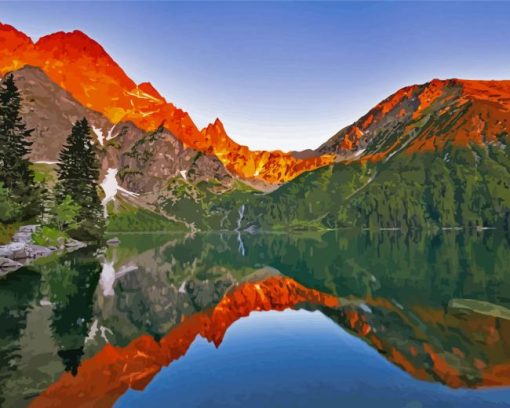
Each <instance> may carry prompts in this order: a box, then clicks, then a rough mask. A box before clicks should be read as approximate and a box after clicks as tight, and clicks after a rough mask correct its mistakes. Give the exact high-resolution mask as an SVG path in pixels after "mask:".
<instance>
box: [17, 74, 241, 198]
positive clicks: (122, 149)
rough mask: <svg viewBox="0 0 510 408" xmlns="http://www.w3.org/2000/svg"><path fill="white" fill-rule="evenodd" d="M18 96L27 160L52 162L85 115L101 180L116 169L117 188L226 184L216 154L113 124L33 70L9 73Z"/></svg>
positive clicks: (165, 135) (160, 133) (137, 190)
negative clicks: (177, 180)
mask: <svg viewBox="0 0 510 408" xmlns="http://www.w3.org/2000/svg"><path fill="white" fill-rule="evenodd" d="M13 75H14V79H15V82H16V86H17V87H18V89H19V91H20V93H21V96H22V115H23V118H24V120H25V121H26V123H27V126H28V127H29V128H32V129H34V132H33V137H32V140H33V145H32V151H31V160H33V161H45V162H56V161H57V160H58V156H59V152H60V150H61V148H62V146H63V145H64V143H65V140H66V138H67V136H68V135H69V134H70V132H71V128H72V126H73V124H74V123H75V122H76V120H78V119H81V118H83V117H86V118H87V120H88V121H89V123H90V125H91V127H92V129H93V133H94V134H93V136H94V137H95V143H96V146H97V148H98V154H99V155H100V158H101V167H102V177H104V176H105V175H106V173H107V171H108V169H116V170H117V172H118V177H117V182H118V183H119V185H120V186H122V187H124V188H126V189H128V190H130V191H133V192H135V193H139V194H140V193H141V194H143V193H150V192H153V191H154V190H159V189H161V188H163V187H164V185H165V183H166V180H167V179H168V178H170V177H183V178H186V177H187V178H189V179H191V180H194V181H197V180H219V181H220V182H223V183H225V184H227V185H229V184H230V183H231V180H232V178H231V176H230V175H229V173H228V172H227V171H226V170H225V168H224V166H223V165H222V164H221V162H219V160H218V159H217V158H216V157H215V156H211V155H206V154H202V153H201V152H199V151H196V150H194V149H192V148H189V147H185V146H184V144H183V143H182V142H181V141H180V140H179V139H177V138H176V137H174V136H173V135H172V134H171V133H170V132H169V131H167V130H166V129H164V128H163V129H160V131H158V132H146V131H144V130H142V129H140V128H138V127H137V126H136V125H134V124H133V123H132V122H129V121H127V122H119V123H117V124H115V125H114V124H112V123H111V122H110V121H109V120H108V119H107V118H106V117H105V116H104V115H103V114H101V113H99V112H96V111H94V110H92V109H90V108H86V107H84V106H83V105H82V104H80V103H79V102H78V101H77V100H76V99H75V98H74V97H73V96H72V95H71V94H70V93H69V92H67V91H65V90H64V89H62V88H61V87H60V86H58V85H57V84H55V83H54V82H53V81H52V80H50V79H49V78H48V76H47V75H46V74H45V73H44V72H43V71H42V70H41V69H40V68H37V67H33V66H24V67H23V68H20V69H19V70H17V71H14V72H13Z"/></svg>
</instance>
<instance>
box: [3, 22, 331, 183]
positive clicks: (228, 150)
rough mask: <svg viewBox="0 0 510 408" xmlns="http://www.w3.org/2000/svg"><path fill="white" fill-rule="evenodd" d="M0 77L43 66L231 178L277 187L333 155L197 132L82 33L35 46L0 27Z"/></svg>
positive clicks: (75, 90)
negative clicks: (209, 159) (216, 164)
mask: <svg viewBox="0 0 510 408" xmlns="http://www.w3.org/2000/svg"><path fill="white" fill-rule="evenodd" d="M0 46H1V48H2V51H0V75H3V74H5V73H7V72H10V71H15V70H17V69H19V68H22V67H23V66H25V65H32V66H35V67H39V68H41V69H42V70H43V71H44V72H45V73H46V75H47V76H48V77H49V78H50V79H51V80H52V81H53V82H55V83H56V84H57V85H59V86H60V87H61V88H63V89H64V90H66V91H68V92H69V93H70V94H71V95H72V96H73V97H74V98H75V99H76V100H77V101H78V102H79V103H81V104H82V105H83V106H85V107H87V108H89V109H92V110H95V111H97V112H100V113H102V114H103V115H104V116H105V117H106V118H107V119H108V120H109V121H110V122H111V123H112V124H114V125H116V124H118V123H119V122H127V121H131V122H133V123H134V124H135V125H136V126H137V127H138V128H140V129H142V130H144V131H154V130H156V129H157V128H158V127H159V126H160V125H162V126H163V127H164V128H165V129H166V130H167V131H168V132H170V133H171V134H172V135H174V136H175V137H176V138H177V139H179V140H180V141H181V142H182V143H183V144H184V145H185V146H187V147H191V148H193V149H195V150H198V151H200V152H202V153H205V154H209V155H211V154H214V155H215V156H216V157H218V159H219V160H220V161H221V162H222V163H223V164H224V165H225V167H226V168H227V169H228V170H229V171H230V172H232V173H234V174H235V175H237V176H239V177H241V178H243V179H248V180H261V181H263V182H267V183H270V184H278V183H282V182H285V181H288V180H291V179H292V178H294V177H296V176H297V175H299V174H301V173H302V172H304V171H307V170H313V169H315V168H317V167H320V166H324V165H327V164H329V163H331V162H332V160H333V156H331V155H328V154H326V155H323V156H320V157H310V158H305V159H299V158H296V157H295V156H294V155H292V154H290V153H284V152H281V151H275V152H267V151H251V150H249V149H248V148H247V147H246V146H241V145H238V144H237V143H235V142H234V141H233V140H232V139H230V138H229V137H228V135H227V133H226V131H225V129H224V128H223V125H222V124H221V122H220V121H219V120H217V121H216V122H215V123H214V124H212V125H209V126H208V127H206V128H205V129H202V130H201V131H200V130H199V129H198V128H197V127H196V125H195V124H194V123H193V121H192V119H191V117H190V116H189V115H188V113H186V112H184V111H182V110H181V109H179V108H177V107H175V106H174V105H173V104H172V103H169V102H167V101H166V100H165V99H164V98H163V97H162V96H161V95H160V94H159V93H158V91H157V90H156V89H155V88H154V87H153V86H152V85H151V84H150V83H147V82H145V83H141V84H136V83H135V82H134V81H133V80H132V79H130V78H129V77H128V76H127V75H126V73H125V72H124V71H123V70H122V68H121V67H120V66H119V65H118V64H117V63H116V62H115V61H114V60H113V59H112V58H111V57H110V56H109V55H108V53H107V52H106V51H105V50H104V49H103V48H102V47H101V46H100V45H99V44H98V43H97V42H95V41H94V40H92V39H91V38H89V37H88V36H86V35H85V34H84V33H82V32H80V31H73V32H71V33H64V32H58V33H55V34H51V35H47V36H44V37H41V38H40V39H39V40H38V41H37V42H35V43H34V42H33V41H32V40H31V39H30V38H29V37H28V36H26V35H25V34H23V33H21V32H20V31H18V30H16V29H15V28H14V27H12V26H9V25H6V24H0Z"/></svg>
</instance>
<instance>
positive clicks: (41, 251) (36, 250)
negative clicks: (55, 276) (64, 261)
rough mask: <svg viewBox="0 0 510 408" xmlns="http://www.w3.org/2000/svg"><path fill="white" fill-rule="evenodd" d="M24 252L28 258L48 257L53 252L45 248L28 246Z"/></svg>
mask: <svg viewBox="0 0 510 408" xmlns="http://www.w3.org/2000/svg"><path fill="white" fill-rule="evenodd" d="M25 252H26V253H27V255H28V257H29V258H39V257H41V256H48V255H50V254H51V253H52V252H53V251H52V250H51V249H50V248H46V247H45V246H41V245H32V244H29V245H27V246H26V247H25Z"/></svg>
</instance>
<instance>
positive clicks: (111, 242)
mask: <svg viewBox="0 0 510 408" xmlns="http://www.w3.org/2000/svg"><path fill="white" fill-rule="evenodd" d="M118 244H120V239H119V238H117V237H115V238H111V239H109V240H108V241H106V245H118Z"/></svg>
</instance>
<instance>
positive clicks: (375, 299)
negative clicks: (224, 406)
mask: <svg viewBox="0 0 510 408" xmlns="http://www.w3.org/2000/svg"><path fill="white" fill-rule="evenodd" d="M239 235H240V234H238V233H237V232H236V233H233V234H223V235H217V234H206V235H196V236H194V237H180V236H160V235H137V234H132V235H125V236H122V237H120V238H121V241H122V243H121V245H120V246H118V247H115V248H108V249H107V250H106V251H101V250H97V249H96V248H88V249H84V250H81V251H77V252H75V253H72V254H69V255H66V256H64V257H62V258H59V259H52V260H49V261H46V263H43V264H37V265H32V266H30V267H28V268H25V269H22V270H20V271H18V272H16V273H15V274H11V275H10V276H8V277H7V278H6V279H3V280H1V281H0V302H1V304H0V315H1V319H2V325H1V328H0V330H1V332H0V344H1V349H0V362H1V363H2V364H1V367H2V368H0V370H1V371H0V395H2V398H3V399H4V400H3V401H1V403H2V405H5V406H19V405H20V404H21V405H23V404H27V403H28V402H29V401H32V403H33V404H34V405H36V406H37V405H44V404H48V403H49V402H50V403H51V404H54V403H57V404H56V405H57V406H58V405H65V403H64V402H66V403H69V401H72V400H73V398H78V397H77V396H78V395H81V396H82V397H83V398H89V400H88V401H95V402H100V403H101V404H105V405H111V404H113V402H114V401H115V400H116V399H117V398H118V397H119V396H120V395H122V394H123V393H124V392H125V391H126V390H127V389H128V388H134V389H143V388H144V387H146V385H147V384H148V383H149V382H150V380H151V379H152V378H153V377H154V376H155V375H156V373H157V372H158V371H159V370H160V369H161V367H164V366H167V365H168V364H170V363H171V362H172V361H174V360H175V359H176V358H179V357H181V356H183V355H185V354H186V352H187V350H188V348H189V347H190V346H191V344H192V343H193V341H194V339H195V337H197V336H201V337H203V338H205V339H208V340H210V341H212V342H213V343H214V344H217V345H219V344H220V343H221V340H222V339H223V336H224V335H225V333H226V332H227V331H228V330H229V328H230V326H231V325H232V324H233V323H234V322H236V321H237V320H238V319H239V318H242V317H244V316H247V315H248V314H249V313H250V312H253V311H257V310H283V309H287V308H294V309H300V310H318V311H320V313H321V314H322V315H324V316H327V317H328V318H329V319H330V320H331V321H332V322H334V323H335V324H336V326H335V327H338V328H342V329H345V330H347V331H348V332H349V333H352V334H354V335H355V336H357V337H358V338H359V339H361V340H362V341H363V342H365V343H366V344H367V345H369V346H370V348H371V349H372V350H376V351H377V352H379V353H380V354H379V355H380V357H378V358H379V359H380V361H383V362H384V361H388V362H390V363H391V365H392V366H394V367H398V369H399V370H403V371H402V372H406V373H408V374H409V375H410V376H411V377H412V378H414V379H415V380H413V381H427V382H436V383H440V384H444V385H446V386H448V387H452V388H458V387H462V388H466V387H467V388H477V387H480V386H494V385H499V386H501V385H505V386H506V385H508V384H509V383H510V319H509V313H510V311H509V309H510V262H509V255H508V254H509V252H508V249H509V248H508V246H509V244H508V240H507V237H506V236H505V235H504V234H502V233H500V232H498V231H485V232H483V233H475V234H463V233H459V232H454V231H451V232H444V233H442V234H439V235H435V236H430V235H420V234H415V235H402V234H401V233H399V232H389V231H387V232H382V233H379V234H369V233H368V232H364V233H355V232H352V231H342V232H332V233H327V234H323V235H318V234H308V235H306V234H301V235H295V236H294V235H283V234H254V235H250V234H242V237H241V242H242V246H243V249H242V251H240V244H239ZM4 322H5V323H4ZM269 336H270V333H269ZM305 340H306V339H303V340H302V341H305ZM300 341H301V340H300ZM246 358H249V356H246ZM282 360H283V357H282ZM278 363H279V364H281V365H282V366H285V364H286V363H287V362H286V361H279V362H278ZM381 369H382V368H381ZM65 372H67V374H63V375H62V373H65ZM105 375H106V377H104V376H105ZM241 380H242V379H241ZM48 387H49V388H48ZM44 390H46V392H44V393H43V395H42V396H41V397H39V398H36V399H35V400H34V399H33V397H34V396H36V395H37V394H39V393H41V392H43V391H44ZM62 390H64V391H65V393H64V394H62ZM66 393H68V394H66ZM333 397H334V396H333ZM507 397H508V396H507ZM58 401H60V402H61V404H58Z"/></svg>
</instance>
